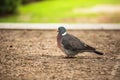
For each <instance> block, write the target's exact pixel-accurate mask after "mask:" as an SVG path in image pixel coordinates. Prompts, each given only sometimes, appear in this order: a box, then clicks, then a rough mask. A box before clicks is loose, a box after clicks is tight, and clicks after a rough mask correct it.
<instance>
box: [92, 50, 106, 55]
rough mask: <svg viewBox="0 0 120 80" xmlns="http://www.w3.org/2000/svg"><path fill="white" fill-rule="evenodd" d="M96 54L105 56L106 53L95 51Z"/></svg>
mask: <svg viewBox="0 0 120 80" xmlns="http://www.w3.org/2000/svg"><path fill="white" fill-rule="evenodd" d="M94 53H96V54H98V55H103V54H104V53H102V52H99V51H94Z"/></svg>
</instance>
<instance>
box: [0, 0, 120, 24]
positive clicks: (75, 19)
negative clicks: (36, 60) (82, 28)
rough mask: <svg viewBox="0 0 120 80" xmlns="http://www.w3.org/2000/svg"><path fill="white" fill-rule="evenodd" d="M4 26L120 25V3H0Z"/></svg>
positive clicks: (12, 0)
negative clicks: (11, 23)
mask: <svg viewBox="0 0 120 80" xmlns="http://www.w3.org/2000/svg"><path fill="white" fill-rule="evenodd" d="M0 22H25V23H26V22H27V23H28V22H29V23H120V0H0Z"/></svg>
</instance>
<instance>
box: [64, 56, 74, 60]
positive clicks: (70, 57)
mask: <svg viewBox="0 0 120 80" xmlns="http://www.w3.org/2000/svg"><path fill="white" fill-rule="evenodd" d="M65 58H67V59H73V58H75V57H74V56H66V57H65Z"/></svg>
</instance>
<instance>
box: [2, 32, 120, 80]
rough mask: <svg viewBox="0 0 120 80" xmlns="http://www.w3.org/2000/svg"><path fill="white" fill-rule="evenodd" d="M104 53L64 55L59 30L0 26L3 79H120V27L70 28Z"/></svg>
mask: <svg viewBox="0 0 120 80" xmlns="http://www.w3.org/2000/svg"><path fill="white" fill-rule="evenodd" d="M69 32H70V33H71V34H74V35H75V36H77V37H78V38H80V39H81V40H83V41H84V42H86V43H88V44H89V45H91V46H93V47H96V48H97V49H98V50H100V51H103V52H104V53H105V55H103V56H99V55H96V54H92V53H83V54H79V55H77V56H76V58H74V59H65V58H64V56H65V55H64V54H63V53H62V52H61V51H60V50H59V49H58V48H57V46H56V34H57V33H56V31H40V30H0V80H119V79H120V76H119V75H120V37H119V35H120V31H69Z"/></svg>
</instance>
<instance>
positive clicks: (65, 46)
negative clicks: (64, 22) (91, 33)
mask: <svg viewBox="0 0 120 80" xmlns="http://www.w3.org/2000/svg"><path fill="white" fill-rule="evenodd" d="M57 45H58V47H59V48H60V49H61V50H62V52H64V53H65V54H66V57H67V58H73V57H75V55H77V54H78V53H83V52H92V53H96V54H98V55H103V53H102V52H99V51H97V50H96V49H95V48H94V47H91V46H89V45H87V44H85V43H84V42H83V41H81V40H80V39H78V38H77V37H75V36H73V35H71V34H69V33H67V30H66V28H65V27H63V26H60V27H58V35H57Z"/></svg>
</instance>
